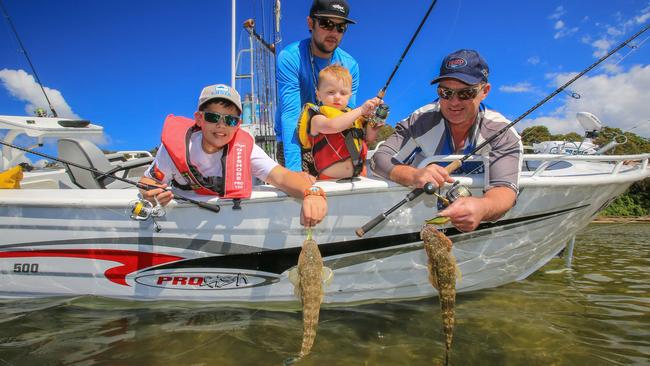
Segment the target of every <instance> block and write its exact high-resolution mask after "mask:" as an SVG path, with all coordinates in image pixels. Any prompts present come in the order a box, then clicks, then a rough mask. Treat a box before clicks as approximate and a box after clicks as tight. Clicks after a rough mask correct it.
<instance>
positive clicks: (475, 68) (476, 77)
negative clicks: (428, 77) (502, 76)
mask: <svg viewBox="0 0 650 366" xmlns="http://www.w3.org/2000/svg"><path fill="white" fill-rule="evenodd" d="M489 73H490V69H489V68H488V65H487V62H485V59H484V58H483V57H481V55H479V54H478V52H476V51H474V50H458V51H456V52H453V53H450V54H449V55H447V57H445V59H444V60H442V64H441V65H440V75H439V76H438V77H437V78H435V79H433V81H431V84H435V83H437V82H439V81H440V80H442V79H457V80H460V81H462V82H463V83H465V84H469V85H476V84H478V83H480V82H485V83H487V81H488V74H489Z"/></svg>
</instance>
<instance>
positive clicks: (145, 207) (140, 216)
mask: <svg viewBox="0 0 650 366" xmlns="http://www.w3.org/2000/svg"><path fill="white" fill-rule="evenodd" d="M129 210H130V213H131V214H130V216H129V217H130V218H131V220H136V221H147V220H149V218H151V219H152V220H153V223H154V225H155V230H156V232H159V231H160V230H161V228H160V225H158V223H157V222H156V219H157V218H159V217H163V216H165V209H164V208H163V206H161V205H160V204H159V203H158V201H156V205H155V206H154V204H153V203H151V202H149V201H147V200H146V199H144V198H141V199H139V200H137V201H131V202H129Z"/></svg>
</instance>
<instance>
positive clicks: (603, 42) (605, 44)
mask: <svg viewBox="0 0 650 366" xmlns="http://www.w3.org/2000/svg"><path fill="white" fill-rule="evenodd" d="M613 44H614V41H613V40H611V39H607V38H601V39H597V40H595V41H593V42H591V46H592V47H593V48H595V49H596V50H595V51H594V53H593V55H594V57H598V58H600V57H603V56H605V55H606V54H607V52H609V50H610V48H612V45H613Z"/></svg>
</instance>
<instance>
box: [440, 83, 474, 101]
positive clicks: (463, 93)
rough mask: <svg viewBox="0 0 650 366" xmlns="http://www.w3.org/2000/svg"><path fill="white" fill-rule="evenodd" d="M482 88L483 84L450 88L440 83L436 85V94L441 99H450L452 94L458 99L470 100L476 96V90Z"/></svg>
mask: <svg viewBox="0 0 650 366" xmlns="http://www.w3.org/2000/svg"><path fill="white" fill-rule="evenodd" d="M482 89H483V85H477V86H470V87H469V88H463V89H458V90H454V89H450V88H447V87H444V86H442V85H440V86H438V96H439V97H440V98H442V99H451V98H453V97H454V95H457V96H458V99H460V100H470V99H474V98H476V96H477V95H478V92H479V91H481V90H482Z"/></svg>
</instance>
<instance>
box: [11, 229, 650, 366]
mask: <svg viewBox="0 0 650 366" xmlns="http://www.w3.org/2000/svg"><path fill="white" fill-rule="evenodd" d="M562 268H564V260H563V259H560V258H557V259H554V260H553V261H551V262H550V263H549V264H548V265H546V266H545V267H544V268H542V269H541V270H540V271H538V272H537V273H535V274H534V275H532V276H531V277H529V278H528V279H526V280H525V281H522V282H518V283H512V284H510V285H507V286H503V287H500V288H496V289H490V290H484V291H479V292H474V293H470V294H464V295H460V296H459V297H458V299H457V303H458V304H457V307H456V316H457V318H456V328H455V332H454V344H453V348H452V355H451V359H450V363H451V364H453V365H526V366H530V365H589V366H594V365H648V364H650V225H647V224H624V225H622V224H598V225H595V224H592V225H590V226H589V227H588V228H586V229H585V230H583V232H582V233H581V234H580V235H579V236H578V237H577V239H576V249H575V253H574V261H573V271H564V272H563V271H561V270H562ZM0 305H1V308H0V366H4V365H281V364H282V362H283V360H285V359H286V358H288V357H291V356H293V355H295V353H296V352H297V351H298V350H299V347H300V340H301V332H302V328H301V327H302V325H301V324H302V323H301V314H300V313H299V312H281V311H261V310H251V309H237V308H224V307H218V306H214V305H211V304H205V303H179V302H130V301H117V300H111V299H103V298H92V297H81V298H73V299H47V300H31V301H25V300H22V301H3V302H0ZM443 349H444V345H443V337H442V333H441V329H440V316H439V308H438V302H437V299H434V298H430V299H424V300H419V301H405V302H399V303H390V304H373V305H364V306H355V307H347V308H330V309H324V310H322V311H321V323H320V327H319V329H318V337H317V338H316V343H315V346H314V348H313V349H312V354H311V355H310V356H308V357H307V358H306V359H304V360H302V361H301V362H299V363H298V364H297V365H431V364H439V363H440V360H441V359H442V356H443Z"/></svg>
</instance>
